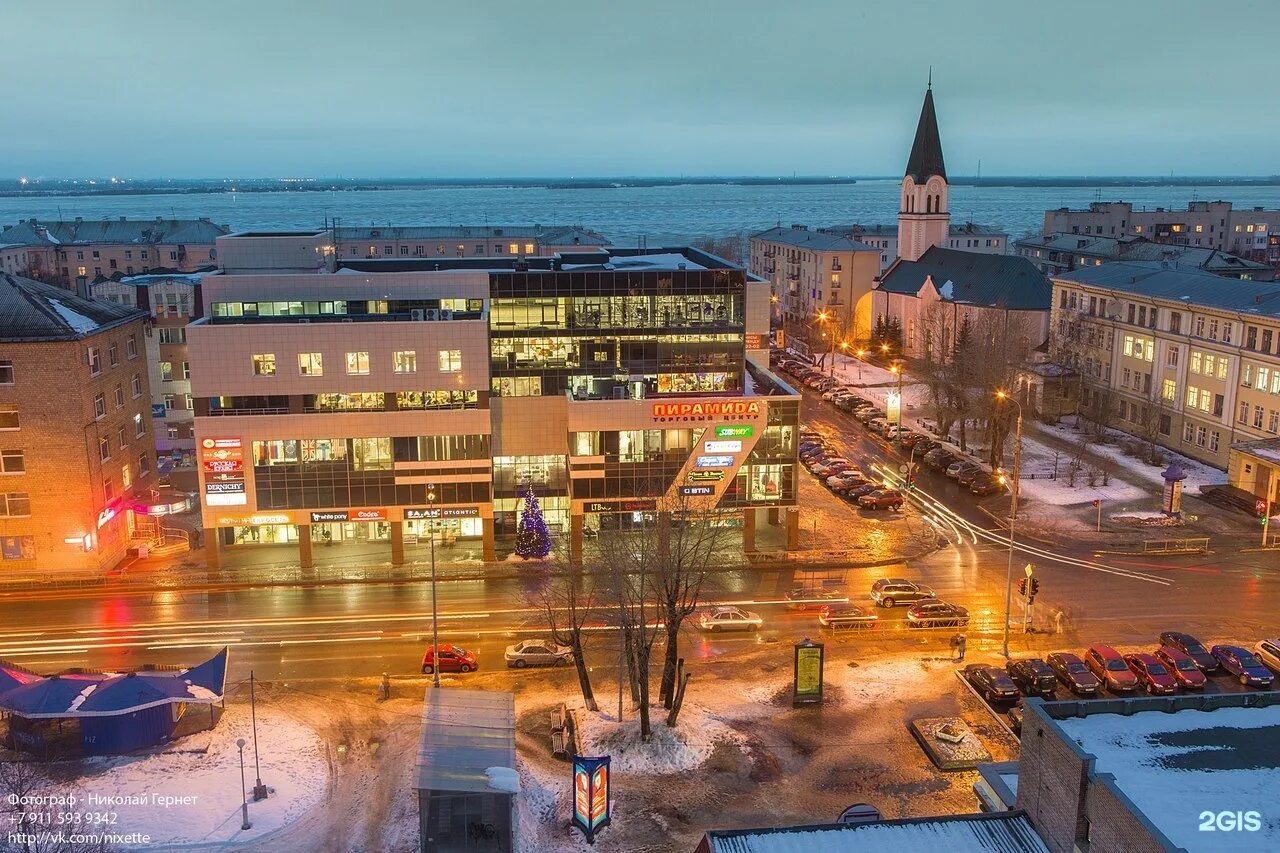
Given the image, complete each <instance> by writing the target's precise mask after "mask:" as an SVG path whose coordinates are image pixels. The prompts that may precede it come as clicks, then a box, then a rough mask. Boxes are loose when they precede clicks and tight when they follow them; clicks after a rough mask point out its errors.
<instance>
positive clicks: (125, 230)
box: [0, 217, 231, 246]
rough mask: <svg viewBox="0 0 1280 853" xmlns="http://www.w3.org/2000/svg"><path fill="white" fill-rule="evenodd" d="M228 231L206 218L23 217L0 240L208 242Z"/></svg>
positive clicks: (55, 243) (51, 243)
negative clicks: (48, 218)
mask: <svg viewBox="0 0 1280 853" xmlns="http://www.w3.org/2000/svg"><path fill="white" fill-rule="evenodd" d="M229 233H231V229H230V228H229V227H228V226H226V225H218V224H215V223H214V222H212V221H210V220H208V219H163V218H161V217H156V218H155V219H125V218H123V217H121V218H120V219H89V220H86V219H76V220H74V221H70V222H64V221H57V222H42V221H39V220H37V219H34V218H33V219H24V220H22V221H21V222H19V223H18V224H16V225H6V226H4V230H3V231H0V240H3V241H4V242H6V243H22V244H24V245H28V246H37V245H38V246H58V245H63V244H69V245H88V244H92V243H117V244H127V245H133V244H142V245H153V244H156V243H182V244H192V245H202V244H210V245H212V244H213V242H214V241H215V240H216V239H217V238H218V237H220V236H222V235H224V234H229Z"/></svg>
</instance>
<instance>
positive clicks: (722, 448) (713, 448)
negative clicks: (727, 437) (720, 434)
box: [702, 440, 742, 453]
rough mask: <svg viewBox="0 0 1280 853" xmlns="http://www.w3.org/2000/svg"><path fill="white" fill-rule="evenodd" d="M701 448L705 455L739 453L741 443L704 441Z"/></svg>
mask: <svg viewBox="0 0 1280 853" xmlns="http://www.w3.org/2000/svg"><path fill="white" fill-rule="evenodd" d="M702 447H703V449H704V450H706V451H707V453H741V452H742V442H741V441H736V440H735V441H704V442H703V443H702Z"/></svg>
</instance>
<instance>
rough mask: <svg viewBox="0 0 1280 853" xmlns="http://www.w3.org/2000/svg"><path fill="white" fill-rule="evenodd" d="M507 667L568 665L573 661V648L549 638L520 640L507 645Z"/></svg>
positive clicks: (505, 656)
mask: <svg viewBox="0 0 1280 853" xmlns="http://www.w3.org/2000/svg"><path fill="white" fill-rule="evenodd" d="M503 657H504V658H506V661H507V666H508V667H515V668H516V669H523V668H525V667H526V666H568V665H569V664H571V663H573V649H571V648H569V647H568V646H560V645H556V644H555V643H553V642H551V641H550V640H521V641H520V642H518V643H516V644H515V645H514V646H507V651H506V654H504V655H503Z"/></svg>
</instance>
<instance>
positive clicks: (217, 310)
mask: <svg viewBox="0 0 1280 853" xmlns="http://www.w3.org/2000/svg"><path fill="white" fill-rule="evenodd" d="M415 311H422V312H427V311H440V312H448V314H439V315H435V316H434V318H435V319H464V317H459V316H458V315H460V314H461V315H474V316H480V315H482V314H483V313H484V300H483V299H464V298H454V297H447V298H437V299H346V300H344V299H326V300H315V301H307V300H278V301H272V302H215V303H213V304H212V305H211V306H210V313H211V314H212V315H213V316H214V317H215V318H216V317H324V316H326V315H335V316H350V317H361V316H367V315H370V314H376V315H386V316H391V315H400V314H404V315H408V316H411V317H412V316H414V312H415ZM429 316H432V315H428V314H426V313H424V314H423V315H422V317H423V319H426V318H428V317H429Z"/></svg>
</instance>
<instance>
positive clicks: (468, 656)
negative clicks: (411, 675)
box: [422, 643, 480, 675]
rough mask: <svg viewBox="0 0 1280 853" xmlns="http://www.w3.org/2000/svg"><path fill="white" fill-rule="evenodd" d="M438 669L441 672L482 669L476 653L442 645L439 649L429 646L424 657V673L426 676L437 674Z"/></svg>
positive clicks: (447, 644) (458, 647)
mask: <svg viewBox="0 0 1280 853" xmlns="http://www.w3.org/2000/svg"><path fill="white" fill-rule="evenodd" d="M436 667H439V668H440V671H441V672H473V671H474V670H477V669H479V668H480V661H479V660H478V659H477V658H476V654H475V652H469V651H467V650H466V649H464V648H462V647H461V646H453V645H450V644H449V643H441V644H440V645H439V647H436V646H428V647H427V651H426V653H425V654H423V656H422V671H423V672H424V673H425V674H427V675H430V674H431V673H433V672H435V671H436Z"/></svg>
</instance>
